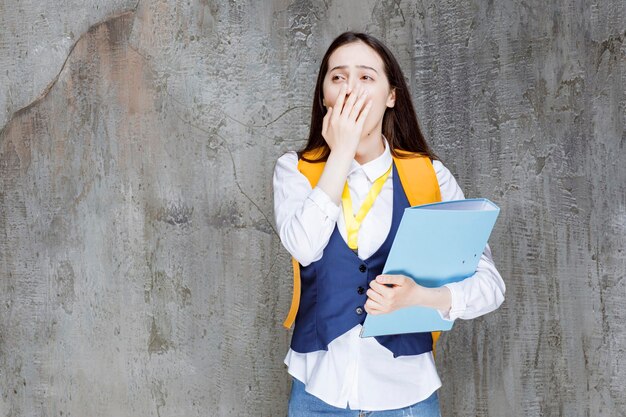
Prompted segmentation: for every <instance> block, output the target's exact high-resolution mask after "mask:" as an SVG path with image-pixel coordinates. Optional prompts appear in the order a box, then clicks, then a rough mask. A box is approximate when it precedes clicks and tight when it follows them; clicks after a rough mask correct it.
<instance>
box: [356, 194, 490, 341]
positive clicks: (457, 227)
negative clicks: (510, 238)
mask: <svg viewBox="0 0 626 417" xmlns="http://www.w3.org/2000/svg"><path fill="white" fill-rule="evenodd" d="M499 212H500V208H499V207H498V206H496V205H495V204H494V203H492V202H491V201H489V200H487V199H485V198H474V199H467V200H454V201H445V202H441V203H433V204H424V205H421V206H415V207H409V208H407V209H406V210H405V211H404V214H403V216H402V220H401V221H400V226H399V227H398V231H397V233H396V237H395V239H394V241H393V245H392V246H391V251H390V252H389V257H388V258H387V262H386V263H385V267H384V269H383V274H403V275H407V276H409V277H411V278H413V279H414V280H415V281H416V282H417V283H418V284H420V285H422V286H425V287H430V288H434V287H440V286H442V285H444V284H447V283H450V282H457V281H461V280H463V279H465V278H467V277H469V276H471V275H473V274H474V273H475V272H476V267H477V266H478V261H479V260H480V257H481V255H482V253H483V251H484V249H485V246H486V245H487V240H488V239H489V235H490V234H491V230H492V229H493V226H494V224H495V223H496V219H497V217H498V213H499ZM452 323H453V322H452V321H450V320H445V319H443V318H442V317H441V314H440V313H439V312H438V311H437V310H436V309H434V308H428V307H420V306H414V307H407V308H403V309H400V310H396V311H393V312H391V313H387V314H378V315H372V314H368V315H367V317H366V318H365V323H363V329H362V330H361V337H371V336H383V335H391V334H402V333H416V332H431V331H438V330H450V329H451V328H452Z"/></svg>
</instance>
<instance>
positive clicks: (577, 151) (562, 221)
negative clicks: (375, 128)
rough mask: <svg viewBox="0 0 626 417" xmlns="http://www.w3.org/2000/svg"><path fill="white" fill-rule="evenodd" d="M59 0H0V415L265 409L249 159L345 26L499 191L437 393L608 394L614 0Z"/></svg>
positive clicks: (282, 285)
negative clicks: (389, 66)
mask: <svg viewBox="0 0 626 417" xmlns="http://www.w3.org/2000/svg"><path fill="white" fill-rule="evenodd" d="M58 3H59V2H51V1H44V2H32V1H31V2H22V1H20V2H13V3H12V4H10V3H9V2H2V3H0V106H1V109H2V110H0V129H1V130H0V375H1V378H0V416H2V417H9V416H11V417H17V416H120V417H121V416H159V417H165V416H244V415H259V416H282V415H284V413H285V410H286V401H287V396H288V389H289V379H288V376H287V374H286V371H285V369H284V366H283V365H282V360H283V357H284V354H285V353H286V351H287V348H288V343H289V333H288V332H286V331H284V330H283V329H282V328H281V322H282V319H283V317H284V315H285V314H286V312H287V309H288V306H289V302H290V296H291V284H290V279H291V278H290V267H289V259H288V256H287V254H286V252H285V251H284V249H283V248H282V246H281V244H280V242H279V239H278V237H277V234H276V231H275V226H274V224H273V220H272V218H273V214H272V190H271V174H272V170H273V166H274V162H275V160H276V159H277V158H278V157H279V156H280V155H281V154H282V153H283V152H285V151H286V150H289V149H295V148H298V147H300V146H301V145H302V144H303V140H304V138H305V136H306V134H307V131H308V126H307V124H308V117H309V106H310V102H311V96H312V90H313V87H314V81H315V76H316V71H317V67H318V64H319V60H320V59H321V56H322V54H323V52H324V51H325V49H326V47H327V46H328V44H329V43H330V41H331V40H332V39H333V38H334V37H335V36H336V35H338V34H339V33H340V32H342V31H343V30H345V29H355V30H365V31H368V32H370V33H372V34H373V35H375V36H377V37H379V38H381V39H382V40H384V41H385V42H386V43H387V44H388V45H389V46H390V48H391V49H392V50H393V51H394V52H395V54H396V56H397V57H398V59H399V60H400V62H401V64H402V66H403V68H404V70H405V74H406V76H407V78H408V80H409V82H410V86H411V88H412V94H413V97H414V100H415V104H416V107H417V111H418V116H419V117H420V120H421V122H422V124H423V126H424V129H425V132H426V135H427V138H428V139H429V141H430V142H431V143H432V144H433V146H434V148H435V149H436V151H437V152H438V153H439V154H440V156H441V157H442V158H443V160H444V163H445V164H446V165H447V166H448V167H449V168H450V169H451V170H452V172H453V173H454V174H455V175H456V177H457V179H458V181H459V183H460V184H461V186H462V187H463V189H464V191H465V193H466V195H467V196H468V197H478V196H481V197H488V198H490V199H492V200H493V201H495V202H496V203H498V204H499V205H500V206H501V208H502V213H501V217H500V219H499V221H498V224H497V226H496V230H495V232H494V234H493V236H492V239H491V240H490V244H491V246H492V249H493V252H494V257H495V260H496V263H497V266H498V267H499V269H500V271H501V273H502V275H503V277H504V279H505V282H506V284H507V299H506V302H505V303H504V304H503V306H502V307H501V308H500V309H499V310H498V311H497V312H495V313H492V314H490V315H487V316H485V317H481V318H478V319H475V320H473V321H467V322H466V321H458V322H457V323H456V324H455V328H454V330H453V331H452V332H451V333H449V334H447V335H445V337H444V339H442V342H441V343H440V344H439V345H438V350H439V352H438V359H437V361H438V364H439V369H440V373H441V376H442V379H443V381H444V387H443V388H442V390H441V391H440V398H441V401H442V408H443V414H444V415H446V416H488V415H490V416H509V415H510V416H540V415H541V416H544V415H545V416H621V415H625V414H626V400H625V398H626V397H625V396H624V395H623V393H624V391H625V390H626V382H625V381H626V353H625V350H624V346H626V280H624V276H625V275H626V261H625V259H626V255H625V253H624V250H625V236H626V150H625V141H626V133H625V129H624V127H625V125H626V109H625V108H626V91H625V86H626V43H625V38H626V6H625V5H624V2H623V0H603V1H600V0H597V1H595V2H591V1H581V0H578V1H574V0H571V1H563V2H547V3H546V2H540V1H531V2H517V1H510V0H509V1H506V2H492V1H481V0H468V1H457V0H444V1H431V0H424V1H420V2H407V1H404V2H403V1H386V0H384V1H371V0H370V1H366V2H364V1H343V2H340V1H330V0H326V1H317V2H306V1H294V2H287V1H280V0H274V1H268V2H259V1H251V0H248V1H241V2H240V1H226V0H224V1H217V2H208V1H206V0H191V1H188V2H175V1H163V2H149V1H143V2H140V3H135V2H132V3H131V2H128V1H106V2H100V1H90V2H74V3H70V2H64V3H63V4H58ZM83 3H87V4H83Z"/></svg>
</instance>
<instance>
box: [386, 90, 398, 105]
mask: <svg viewBox="0 0 626 417" xmlns="http://www.w3.org/2000/svg"><path fill="white" fill-rule="evenodd" d="M386 104H387V107H393V106H395V105H396V88H395V87H394V88H392V89H391V91H390V92H389V96H387V103H386Z"/></svg>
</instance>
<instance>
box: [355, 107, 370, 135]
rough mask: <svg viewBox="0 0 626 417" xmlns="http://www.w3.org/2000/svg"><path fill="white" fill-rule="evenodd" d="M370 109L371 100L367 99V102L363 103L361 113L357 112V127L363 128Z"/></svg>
mask: <svg viewBox="0 0 626 417" xmlns="http://www.w3.org/2000/svg"><path fill="white" fill-rule="evenodd" d="M371 109H372V100H368V102H367V104H366V105H365V107H364V108H363V110H362V111H361V113H360V114H359V118H358V119H357V120H356V125H357V127H358V128H359V129H362V128H363V125H364V124H365V119H367V115H368V114H369V112H370V110H371Z"/></svg>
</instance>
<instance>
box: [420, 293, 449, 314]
mask: <svg viewBox="0 0 626 417" xmlns="http://www.w3.org/2000/svg"><path fill="white" fill-rule="evenodd" d="M413 304H415V305H420V306H423V307H431V308H435V309H437V310H439V311H441V312H442V314H444V316H445V315H447V313H448V312H449V311H450V307H451V306H452V293H451V292H450V290H449V289H448V288H447V287H439V288H427V287H421V286H416V291H415V294H414V296H413Z"/></svg>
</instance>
